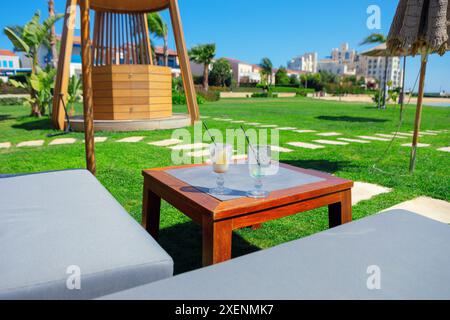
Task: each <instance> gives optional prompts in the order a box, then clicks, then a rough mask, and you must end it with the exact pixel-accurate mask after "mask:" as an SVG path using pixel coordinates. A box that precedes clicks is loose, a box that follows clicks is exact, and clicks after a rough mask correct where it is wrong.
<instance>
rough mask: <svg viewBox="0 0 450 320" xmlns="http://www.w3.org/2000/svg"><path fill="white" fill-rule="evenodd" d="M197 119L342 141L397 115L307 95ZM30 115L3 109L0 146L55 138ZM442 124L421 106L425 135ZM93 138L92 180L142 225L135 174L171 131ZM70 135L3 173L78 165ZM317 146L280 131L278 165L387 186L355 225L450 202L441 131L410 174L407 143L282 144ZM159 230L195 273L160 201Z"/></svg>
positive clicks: (195, 243) (193, 239)
mask: <svg viewBox="0 0 450 320" xmlns="http://www.w3.org/2000/svg"><path fill="white" fill-rule="evenodd" d="M78 108H80V106H78ZM184 110H186V108H185V107H184V106H181V107H176V111H184ZM201 113H202V115H206V116H211V117H227V118H232V119H235V120H246V121H249V122H260V123H263V124H276V125H279V126H289V127H291V126H292V127H297V128H300V129H314V130H318V131H319V132H330V131H336V132H340V133H343V134H344V135H343V136H342V137H347V138H355V137H356V136H358V135H373V134H376V133H386V134H388V133H391V132H393V131H395V130H396V127H397V123H398V118H399V112H398V109H396V108H393V107H390V108H389V109H388V110H377V109H375V108H374V107H373V106H370V105H363V104H349V103H338V102H324V101H317V100H311V99H306V98H291V99H255V100H254V99H230V100H222V101H220V102H216V103H210V104H206V105H203V106H201ZM27 114H28V109H26V108H24V107H21V106H0V143H1V142H6V141H9V142H12V143H17V142H20V141H25V140H34V139H44V140H46V141H50V140H51V139H52V138H47V137H46V135H47V134H48V133H51V132H53V130H52V129H51V126H50V122H49V120H48V119H47V118H43V119H33V118H29V117H27ZM413 119H414V107H413V106H409V107H408V108H407V110H406V114H405V122H404V124H403V126H402V128H401V131H403V132H408V131H411V130H412V129H413ZM206 121H207V122H208V125H209V127H211V128H218V129H222V130H224V129H226V128H227V127H229V128H231V127H237V126H238V125H233V124H230V123H226V122H217V121H214V120H212V119H208V120H206ZM449 124H450V108H431V107H425V109H424V113H423V120H422V128H423V129H430V130H440V129H448V128H449ZM99 135H101V136H107V137H110V139H109V140H108V141H107V142H105V143H101V144H97V146H96V152H97V167H98V178H99V180H100V181H101V182H102V183H103V184H104V185H105V186H106V188H108V190H110V191H111V193H112V194H113V195H114V196H115V197H116V198H117V199H118V201H119V202H120V203H121V204H122V205H123V206H124V207H125V208H126V210H128V212H130V214H131V215H132V216H133V217H134V218H135V219H137V220H140V210H141V197H142V177H141V170H142V169H144V168H152V167H161V166H168V165H170V164H171V160H170V151H169V150H168V149H164V148H158V147H153V146H149V145H147V143H146V142H150V141H156V140H161V139H167V138H170V137H171V131H170V130H167V131H159V132H139V133H101V134H99ZM130 135H140V136H146V139H145V140H144V142H141V143H137V144H118V143H114V140H115V139H118V138H121V137H126V136H130ZM70 136H73V137H77V138H79V139H80V141H79V142H78V143H77V144H75V145H69V146H48V145H47V144H46V145H44V146H43V147H39V148H16V147H12V148H10V149H4V150H2V149H0V172H1V173H18V172H36V171H45V170H58V169H67V168H80V167H83V166H84V146H83V144H82V143H81V139H82V138H83V135H82V134H76V133H73V134H71V135H70ZM315 139H331V140H334V139H335V138H334V137H331V138H325V137H317V136H315V135H314V134H299V133H294V132H284V131H283V132H281V133H280V142H281V146H283V147H287V148H290V149H294V150H295V152H293V153H283V154H281V160H282V161H283V162H287V163H290V164H294V165H297V166H301V167H305V168H313V169H318V170H321V171H327V172H329V173H332V174H335V175H337V176H340V177H343V178H349V179H353V180H355V181H364V182H369V183H376V184H380V185H382V186H386V187H389V188H393V192H391V193H388V194H383V195H380V196H378V197H375V198H373V199H372V200H369V201H364V202H361V203H359V204H358V205H356V206H355V207H354V211H353V213H354V218H355V219H359V218H362V217H364V216H367V215H371V214H374V213H376V212H378V211H380V210H382V209H385V208H388V207H390V206H393V205H395V204H397V203H400V202H403V201H406V200H410V199H412V198H415V197H417V196H421V195H426V196H430V197H433V198H438V199H443V200H447V201H450V192H449V190H450V179H449V168H450V155H449V154H448V153H445V152H440V151H437V150H436V149H437V148H440V147H448V146H450V133H448V132H447V133H444V134H440V135H438V136H425V137H423V138H422V139H421V142H423V143H429V144H431V145H432V146H431V147H429V148H423V149H419V152H418V162H417V171H416V173H415V174H414V175H409V173H408V166H409V154H410V149H409V148H406V147H401V146H400V145H401V144H402V143H406V142H410V140H406V139H405V140H404V139H401V140H396V141H395V142H394V143H393V146H392V148H391V149H390V150H389V151H388V152H387V153H386V148H387V146H388V144H389V143H388V142H381V141H380V142H376V141H373V142H372V143H370V144H356V143H355V144H353V143H352V144H349V145H347V146H327V147H326V148H325V149H320V150H307V149H297V148H295V147H290V146H288V145H286V143H287V142H292V141H303V142H309V141H312V140H315ZM374 165H375V167H376V169H374ZM42 187H43V188H45V186H42ZM49 197H50V195H49ZM48 200H49V201H51V199H48ZM327 221H328V220H327V215H326V210H325V209H319V210H314V211H311V212H308V213H304V214H300V215H297V216H295V217H289V218H285V219H281V220H277V221H273V222H270V223H267V224H265V225H264V227H263V228H262V229H260V230H257V231H252V230H250V229H244V230H240V231H238V232H236V233H235V235H234V238H233V254H234V255H235V256H236V255H241V254H245V253H249V252H252V251H254V250H258V249H259V248H268V247H271V246H274V245H277V244H280V243H283V242H286V241H290V240H294V239H297V238H299V237H304V236H307V235H310V234H313V233H317V232H319V231H321V230H324V229H326V228H327ZM161 224H162V228H163V230H162V232H161V239H160V243H161V245H162V246H163V247H164V249H166V250H167V251H168V252H169V254H170V255H171V256H172V257H173V258H174V260H175V267H176V273H180V272H184V271H187V270H192V269H195V268H198V267H200V266H201V265H200V264H201V234H200V229H199V228H198V227H197V226H196V225H194V224H193V223H191V222H190V221H189V219H187V218H186V217H184V216H183V215H182V214H180V213H179V212H177V211H176V210H175V209H173V208H172V207H170V206H169V205H167V204H163V208H162V217H161Z"/></svg>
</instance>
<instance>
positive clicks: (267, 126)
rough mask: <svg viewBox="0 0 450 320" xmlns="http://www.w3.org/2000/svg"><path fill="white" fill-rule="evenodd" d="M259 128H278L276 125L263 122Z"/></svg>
mask: <svg viewBox="0 0 450 320" xmlns="http://www.w3.org/2000/svg"><path fill="white" fill-rule="evenodd" d="M259 127H260V128H264V129H270V128H278V126H277V125H274V124H264V125H262V126H259Z"/></svg>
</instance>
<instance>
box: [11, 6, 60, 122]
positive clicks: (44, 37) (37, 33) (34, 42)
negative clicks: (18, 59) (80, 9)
mask: <svg viewBox="0 0 450 320" xmlns="http://www.w3.org/2000/svg"><path fill="white" fill-rule="evenodd" d="M62 17H63V15H61V14H60V15H55V16H53V17H48V18H47V19H46V20H45V21H44V22H43V23H42V24H41V23H40V20H41V13H40V12H39V11H37V12H36V13H35V14H34V16H33V18H32V19H31V21H30V22H28V23H27V24H26V25H25V26H23V27H22V28H17V27H15V28H10V27H5V29H4V33H5V35H6V36H7V37H8V39H9V40H10V41H11V42H12V44H13V45H14V48H15V49H16V50H17V51H20V52H24V53H25V56H26V57H28V58H30V59H31V61H32V65H31V77H33V76H35V75H36V73H37V68H38V64H39V61H38V57H39V48H40V47H41V46H42V45H45V44H46V43H48V35H49V31H50V29H51V28H52V26H53V25H54V24H55V23H56V21H58V20H59V19H61V18H62ZM36 96H37V93H36V91H35V89H33V88H32V89H31V98H32V99H35V98H36ZM31 115H33V116H41V112H40V109H39V106H38V104H37V103H33V104H32V106H31Z"/></svg>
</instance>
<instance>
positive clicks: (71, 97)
mask: <svg viewBox="0 0 450 320" xmlns="http://www.w3.org/2000/svg"><path fill="white" fill-rule="evenodd" d="M82 94H83V84H82V81H81V79H80V78H79V77H78V76H77V75H75V74H74V75H73V76H72V77H71V78H70V80H69V86H68V88H67V106H68V109H69V110H70V111H69V112H70V115H72V116H73V115H74V113H75V108H74V104H75V102H77V101H79V100H80V99H81V96H82Z"/></svg>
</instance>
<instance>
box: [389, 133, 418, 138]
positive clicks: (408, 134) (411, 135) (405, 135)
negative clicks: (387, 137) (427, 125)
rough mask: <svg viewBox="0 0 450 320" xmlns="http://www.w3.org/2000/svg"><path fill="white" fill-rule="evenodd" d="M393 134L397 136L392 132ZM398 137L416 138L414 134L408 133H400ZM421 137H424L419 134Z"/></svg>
mask: <svg viewBox="0 0 450 320" xmlns="http://www.w3.org/2000/svg"><path fill="white" fill-rule="evenodd" d="M392 134H395V132H392ZM397 135H398V136H404V137H414V134H412V133H406V132H398V133H397ZM419 137H422V135H421V134H419Z"/></svg>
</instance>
